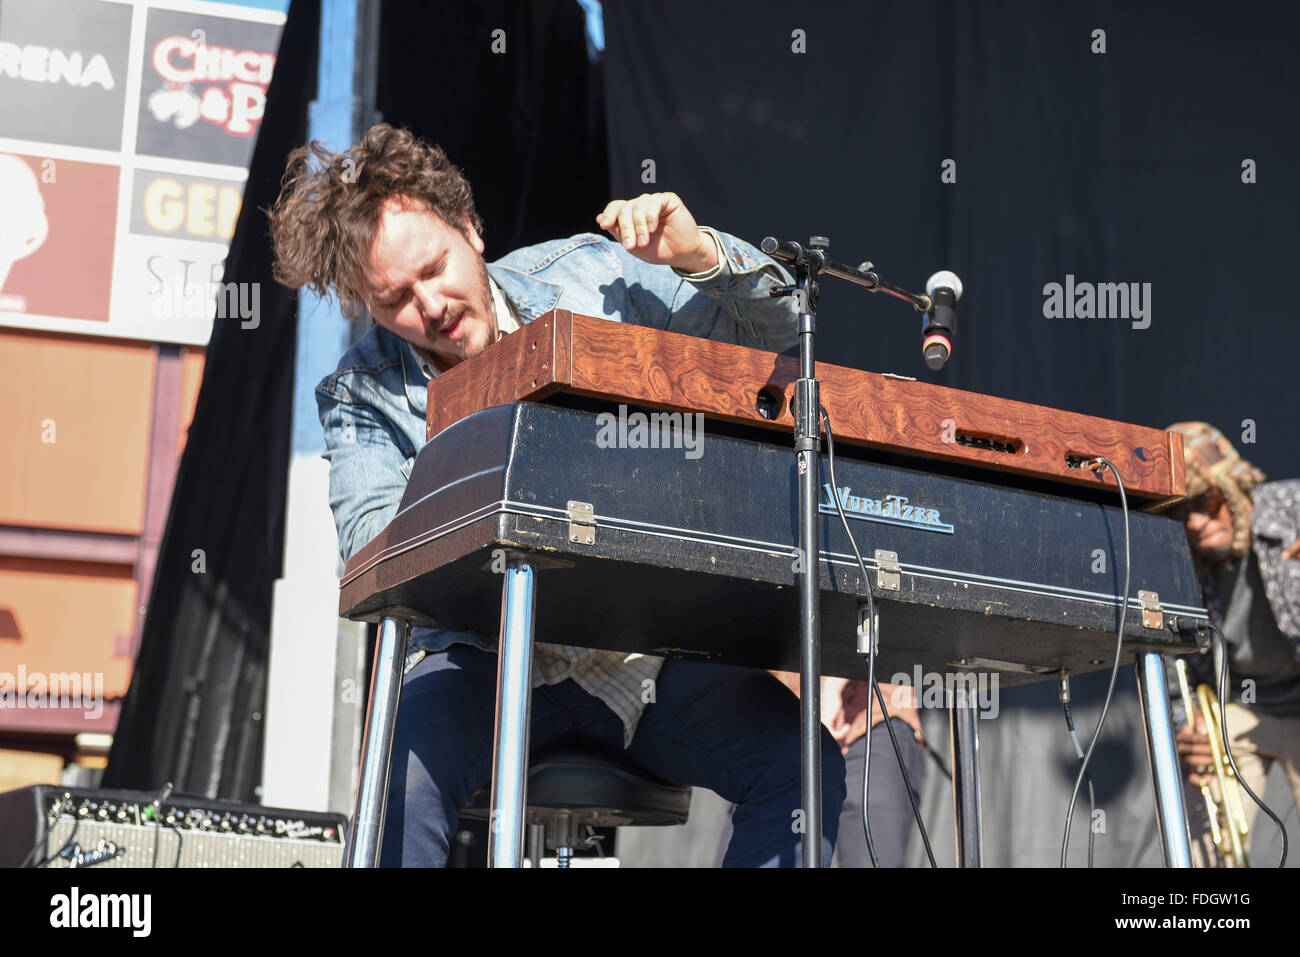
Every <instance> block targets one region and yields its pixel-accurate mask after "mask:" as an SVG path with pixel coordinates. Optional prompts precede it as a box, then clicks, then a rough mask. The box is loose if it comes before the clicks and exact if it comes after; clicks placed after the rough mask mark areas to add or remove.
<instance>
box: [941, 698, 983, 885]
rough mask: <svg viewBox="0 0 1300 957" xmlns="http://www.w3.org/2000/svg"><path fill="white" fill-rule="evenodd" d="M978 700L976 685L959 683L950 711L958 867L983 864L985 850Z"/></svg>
mask: <svg viewBox="0 0 1300 957" xmlns="http://www.w3.org/2000/svg"><path fill="white" fill-rule="evenodd" d="M977 704H978V701H977V698H976V695H975V692H974V689H973V688H972V689H971V690H970V693H969V694H967V689H966V688H964V687H962V686H961V685H958V686H957V687H956V688H954V689H953V700H952V702H951V706H950V708H949V710H948V720H949V732H950V736H951V737H950V740H951V752H952V813H953V828H954V830H955V833H956V839H957V866H958V867H979V866H980V860H981V858H982V856H983V853H984V831H983V828H982V826H981V824H980V748H979V725H978V721H979V716H978V714H977V713H976V707H977Z"/></svg>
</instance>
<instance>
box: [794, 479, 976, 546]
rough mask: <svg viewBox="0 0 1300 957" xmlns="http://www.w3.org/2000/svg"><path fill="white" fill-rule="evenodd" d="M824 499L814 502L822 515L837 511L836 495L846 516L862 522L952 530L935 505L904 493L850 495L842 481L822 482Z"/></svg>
mask: <svg viewBox="0 0 1300 957" xmlns="http://www.w3.org/2000/svg"><path fill="white" fill-rule="evenodd" d="M822 491H823V493H825V496H826V500H825V501H824V502H822V503H820V504H819V505H818V506H817V510H818V511H819V512H822V513H824V514H826V515H838V514H839V511H838V510H837V509H836V507H835V502H836V500H837V499H838V500H839V503H840V507H841V508H843V509H844V514H845V515H846V516H848V517H849V518H860V519H862V520H863V521H866V522H882V523H883V524H885V525H906V526H908V527H909V528H921V529H924V530H925V531H927V532H942V533H944V534H946V535H951V534H953V527H952V526H951V525H949V524H948V523H947V522H945V521H943V519H942V517H941V516H940V515H939V510H938V509H937V508H928V507H925V506H921V505H914V504H913V503H912V501H911V499H909V498H908V497H907V496H906V495H886V496H885V497H884V498H870V497H868V496H863V495H854V494H853V490H852V489H851V488H849V486H847V485H845V486H843V487H842V488H840V489H839V490H838V493H837V491H836V489H835V488H834V487H832V486H831V485H830V483H827V484H825V485H823V486H822Z"/></svg>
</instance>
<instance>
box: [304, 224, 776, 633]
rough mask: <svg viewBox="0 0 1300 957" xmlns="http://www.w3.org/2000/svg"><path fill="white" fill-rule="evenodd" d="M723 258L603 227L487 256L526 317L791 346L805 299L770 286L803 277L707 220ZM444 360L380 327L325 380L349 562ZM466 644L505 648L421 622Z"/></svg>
mask: <svg viewBox="0 0 1300 957" xmlns="http://www.w3.org/2000/svg"><path fill="white" fill-rule="evenodd" d="M706 231H707V232H708V233H709V234H710V235H712V236H713V237H714V239H715V240H716V241H717V243H718V246H719V251H720V253H721V255H720V256H719V262H718V266H717V267H715V268H714V269H712V270H709V271H708V272H705V273H698V274H695V275H693V276H687V275H686V274H684V273H682V272H680V271H679V270H676V269H673V268H670V267H668V266H654V265H650V264H648V263H644V262H642V261H641V260H639V259H637V258H636V257H635V256H633V255H632V254H631V253H629V252H628V251H627V250H625V249H624V248H623V247H622V246H621V245H620V244H619V243H617V242H615V241H614V240H612V239H609V238H606V237H604V236H599V235H595V234H591V233H584V234H582V235H578V236H573V237H571V238H569V239H560V240H554V241H551V242H546V243H540V244H539V245H536V246H528V247H525V248H523V249H517V250H515V251H514V252H512V253H510V254H509V255H507V256H505V257H503V258H502V259H500V260H498V261H496V262H494V263H489V264H487V271H488V274H489V275H490V276H491V277H492V279H493V281H495V282H496V284H497V285H498V286H499V287H500V288H501V290H502V292H504V293H505V295H506V297H507V298H508V299H509V300H510V302H511V304H512V305H513V306H514V308H515V310H516V312H517V314H518V316H519V320H520V322H524V323H527V322H532V321H533V320H534V319H536V318H537V317H538V316H541V315H543V314H545V313H547V312H549V311H550V310H552V309H557V308H558V309H568V310H569V311H570V312H574V313H579V314H582V315H589V316H600V317H604V318H606V319H610V320H612V321H614V322H631V323H636V324H637V325H642V326H650V327H652V328H655V329H663V330H667V331H670V332H680V333H684V334H687V335H694V336H700V337H702V338H706V339H714V340H717V341H720V342H733V343H738V344H740V345H744V346H749V347H752V348H759V349H768V350H771V351H774V352H781V351H784V350H785V349H788V348H789V347H790V346H792V345H793V344H794V343H795V341H796V339H797V330H796V326H797V319H798V317H797V312H798V310H797V308H796V305H795V300H794V298H793V297H789V296H786V297H782V298H779V299H773V298H771V297H770V295H769V291H770V290H772V289H774V288H776V287H777V286H779V285H783V284H788V283H790V282H792V281H793V280H792V278H791V276H790V274H789V273H788V272H787V271H786V270H785V268H784V267H782V266H781V265H780V264H779V263H777V262H775V261H774V260H772V259H770V258H768V257H767V256H766V255H764V254H763V253H762V252H760V251H759V250H757V249H756V248H754V247H753V246H751V245H749V244H748V243H746V242H744V241H743V240H740V239H736V238H735V237H734V236H729V235H727V234H726V233H720V232H716V231H714V230H711V229H710V230H706ZM435 375H437V369H436V368H435V367H434V366H433V365H432V364H431V363H428V362H426V361H425V360H424V359H423V358H421V357H420V355H419V354H418V353H417V352H416V351H415V350H414V348H413V347H412V346H411V345H410V343H408V342H406V341H405V340H403V339H400V338H398V337H397V336H394V335H393V334H392V333H390V332H388V331H387V330H385V329H382V328H381V327H379V326H377V325H376V326H374V327H372V328H371V329H370V331H369V332H367V333H366V334H365V336H363V337H362V338H361V339H360V340H359V341H358V342H357V343H356V344H355V345H353V346H352V347H351V348H350V349H348V351H347V352H346V353H344V355H343V358H342V359H340V360H339V364H338V367H337V368H336V369H335V370H334V372H333V374H332V375H329V376H327V377H326V378H325V379H323V380H322V381H321V382H320V384H319V385H318V386H317V387H316V403H317V407H318V409H319V412H320V419H321V425H322V426H324V429H325V446H326V451H325V453H324V458H325V459H326V460H328V461H329V463H330V482H329V485H330V492H329V494H330V507H331V508H332V509H333V510H334V523H335V525H336V527H337V528H338V536H339V553H340V555H341V557H342V558H343V560H344V561H346V560H347V559H348V558H349V557H351V555H352V554H353V553H354V552H356V551H357V549H359V548H361V547H362V546H363V545H365V544H366V543H367V542H369V541H370V540H371V539H372V538H374V537H375V536H376V535H377V534H379V532H381V531H382V530H383V529H384V527H385V526H386V525H387V524H388V523H389V521H390V520H391V519H392V518H393V515H394V514H395V513H396V512H397V507H398V504H399V503H400V501H401V498H402V493H403V491H404V490H405V488H406V482H407V479H409V478H410V475H411V467H412V465H413V464H414V462H415V456H416V453H417V452H419V451H420V448H421V447H422V446H423V445H424V443H425V410H426V399H427V388H428V383H429V379H431V378H432V377H433V376H435ZM455 642H466V643H469V644H474V645H476V646H479V647H485V648H486V647H494V646H495V639H487V638H484V639H479V638H475V637H473V636H470V635H463V634H458V633H455V632H448V631H439V630H430V629H423V628H417V629H413V630H412V633H411V647H412V648H413V649H424V650H428V651H434V650H442V649H444V648H445V647H447V646H448V645H450V644H452V643H455Z"/></svg>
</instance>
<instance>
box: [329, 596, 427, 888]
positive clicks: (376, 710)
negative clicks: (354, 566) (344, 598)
mask: <svg viewBox="0 0 1300 957" xmlns="http://www.w3.org/2000/svg"><path fill="white" fill-rule="evenodd" d="M410 633H411V624H410V622H408V621H399V620H398V619H396V618H385V619H384V623H383V624H382V625H380V626H379V641H378V643H377V644H376V645H375V667H374V671H373V672H372V674H371V676H370V703H369V704H368V705H367V706H366V736H365V738H364V739H363V740H362V742H361V774H360V779H359V780H358V781H357V803H356V806H355V807H354V808H353V810H352V826H351V827H350V828H349V829H348V841H347V844H346V846H345V847H344V849H343V866H344V867H378V866H379V849H380V845H381V844H382V843H383V839H384V808H385V805H386V802H387V799H388V771H389V767H390V766H391V762H392V756H393V729H394V728H395V727H396V726H397V705H398V700H399V699H400V697H401V694H402V672H403V670H404V668H405V664H406V639H407V636H408V635H410Z"/></svg>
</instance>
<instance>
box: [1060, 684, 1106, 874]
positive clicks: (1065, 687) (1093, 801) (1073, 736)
mask: <svg viewBox="0 0 1300 957" xmlns="http://www.w3.org/2000/svg"><path fill="white" fill-rule="evenodd" d="M1058 688H1059V689H1060V691H1059V697H1060V699H1061V709H1062V710H1063V711H1064V712H1065V726H1066V727H1067V728H1069V729H1070V740H1071V741H1073V742H1074V756H1075V757H1076V758H1078V759H1079V760H1080V761H1082V760H1083V748H1082V747H1080V746H1079V735H1078V734H1077V733H1076V732H1075V730H1074V715H1072V714H1071V713H1070V673H1069V672H1068V671H1066V670H1065V669H1064V668H1062V669H1061V680H1060V683H1059V685H1058ZM1085 780H1087V782H1088V868H1089V869H1090V870H1091V869H1092V865H1093V850H1094V848H1095V847H1096V844H1097V840H1096V838H1097V833H1096V831H1094V830H1093V828H1092V822H1093V818H1095V817H1096V815H1097V795H1096V793H1095V792H1094V791H1093V788H1092V775H1086V776H1085Z"/></svg>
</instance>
